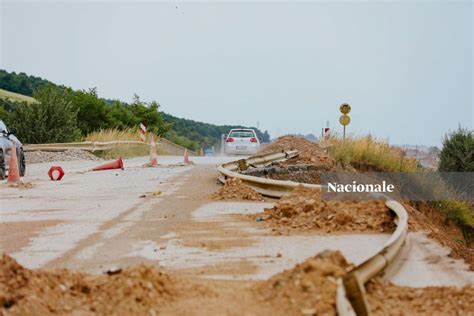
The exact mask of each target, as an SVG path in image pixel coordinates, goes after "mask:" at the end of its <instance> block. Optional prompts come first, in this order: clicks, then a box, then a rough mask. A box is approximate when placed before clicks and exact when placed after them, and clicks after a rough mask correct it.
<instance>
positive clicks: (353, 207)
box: [253, 186, 395, 234]
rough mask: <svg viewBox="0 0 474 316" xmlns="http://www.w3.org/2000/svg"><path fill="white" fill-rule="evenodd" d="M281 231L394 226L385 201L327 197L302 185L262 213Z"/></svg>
mask: <svg viewBox="0 0 474 316" xmlns="http://www.w3.org/2000/svg"><path fill="white" fill-rule="evenodd" d="M253 216H254V217H261V218H262V219H263V222H265V223H267V225H269V226H270V227H271V228H272V230H273V231H274V232H276V233H279V234H287V233H290V232H292V231H307V230H317V231H322V232H325V233H331V232H367V231H376V232H385V231H392V230H393V229H394V227H395V226H394V224H393V219H392V215H391V214H390V212H389V209H388V208H387V207H386V206H385V203H384V201H381V200H372V201H365V200H361V201H323V200H321V196H320V191H319V190H314V189H309V188H305V187H303V186H299V187H297V188H296V189H294V190H293V191H292V192H291V193H290V195H288V196H286V197H283V198H282V199H280V200H279V201H278V202H277V203H276V204H275V206H274V207H272V208H267V209H265V211H264V212H263V214H262V213H260V214H256V215H253Z"/></svg>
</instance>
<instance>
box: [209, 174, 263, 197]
mask: <svg viewBox="0 0 474 316" xmlns="http://www.w3.org/2000/svg"><path fill="white" fill-rule="evenodd" d="M211 198H212V199H214V200H250V201H263V200H264V198H263V196H262V195H261V194H260V193H258V192H257V191H255V190H254V189H252V188H250V187H248V186H246V185H245V184H244V183H243V182H242V180H240V179H238V178H233V179H228V180H227V181H226V182H225V184H224V186H222V187H221V188H220V189H219V190H217V191H216V192H214V193H213V194H212V195H211Z"/></svg>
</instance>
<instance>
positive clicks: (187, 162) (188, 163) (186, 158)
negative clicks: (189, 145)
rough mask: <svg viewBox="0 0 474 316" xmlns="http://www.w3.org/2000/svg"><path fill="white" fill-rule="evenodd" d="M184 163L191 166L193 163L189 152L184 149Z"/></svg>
mask: <svg viewBox="0 0 474 316" xmlns="http://www.w3.org/2000/svg"><path fill="white" fill-rule="evenodd" d="M184 163H185V164H187V165H190V164H191V163H192V162H191V161H190V160H189V154H188V150H187V149H186V148H185V149H184Z"/></svg>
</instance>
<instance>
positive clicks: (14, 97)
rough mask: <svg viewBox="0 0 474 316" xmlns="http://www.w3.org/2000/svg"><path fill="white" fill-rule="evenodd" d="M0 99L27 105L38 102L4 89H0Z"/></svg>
mask: <svg viewBox="0 0 474 316" xmlns="http://www.w3.org/2000/svg"><path fill="white" fill-rule="evenodd" d="M0 98H1V99H7V100H10V101H15V102H26V103H33V102H36V100H35V99H33V98H32V97H29V96H26V95H23V94H19V93H15V92H10V91H6V90H3V89H0Z"/></svg>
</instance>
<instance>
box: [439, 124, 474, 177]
mask: <svg viewBox="0 0 474 316" xmlns="http://www.w3.org/2000/svg"><path fill="white" fill-rule="evenodd" d="M438 170H439V171H445V172H460V171H466V172H472V171H474V133H473V131H470V130H467V129H464V128H461V127H459V128H458V130H456V131H454V132H451V133H449V134H447V135H446V136H445V137H444V140H443V148H442V149H441V154H440V162H439V167H438Z"/></svg>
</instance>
